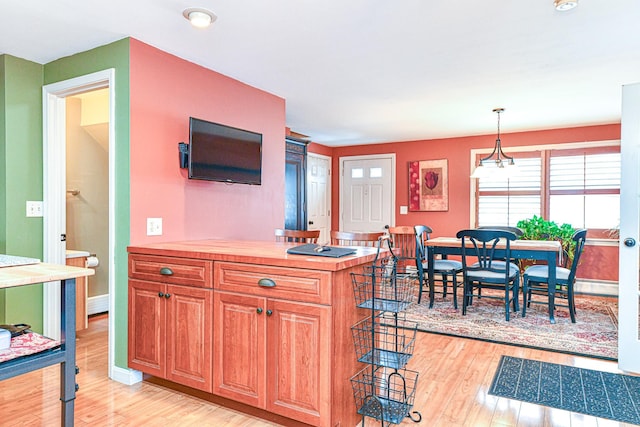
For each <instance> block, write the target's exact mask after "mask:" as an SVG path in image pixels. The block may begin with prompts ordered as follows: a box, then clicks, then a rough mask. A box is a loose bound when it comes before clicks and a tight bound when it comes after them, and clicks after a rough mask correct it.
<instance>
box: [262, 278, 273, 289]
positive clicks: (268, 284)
mask: <svg viewBox="0 0 640 427" xmlns="http://www.w3.org/2000/svg"><path fill="white" fill-rule="evenodd" d="M258 286H262V287H263V288H275V287H276V282H275V281H274V280H271V279H266V278H265V279H260V280H258Z"/></svg>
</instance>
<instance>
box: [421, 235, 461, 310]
mask: <svg viewBox="0 0 640 427" xmlns="http://www.w3.org/2000/svg"><path fill="white" fill-rule="evenodd" d="M434 260H435V255H434V249H433V248H432V247H429V248H427V261H428V265H429V267H428V268H427V277H428V279H429V308H433V303H434V302H435V272H434V270H433V265H434V263H435V261H434ZM454 292H455V288H454Z"/></svg>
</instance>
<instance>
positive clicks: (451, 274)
mask: <svg viewBox="0 0 640 427" xmlns="http://www.w3.org/2000/svg"><path fill="white" fill-rule="evenodd" d="M413 228H414V230H415V234H416V257H417V259H416V263H417V267H418V280H419V282H420V289H419V291H418V304H420V301H421V300H422V292H423V286H424V285H425V284H426V285H427V289H429V277H428V274H427V273H428V271H429V270H428V268H429V264H428V261H427V252H426V248H425V245H424V242H426V241H427V240H429V236H430V235H431V233H433V230H432V229H431V227H428V226H426V225H416V226H414V227H413ZM433 272H434V285H435V284H436V282H437V283H438V284H440V285H441V286H442V297H443V298H446V297H447V288H448V285H449V283H451V285H452V291H453V307H454V308H456V309H457V308H458V273H460V272H462V263H461V262H460V261H456V260H451V259H436V260H434V261H433ZM436 275H437V277H436Z"/></svg>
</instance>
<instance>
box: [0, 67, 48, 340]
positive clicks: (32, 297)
mask: <svg viewBox="0 0 640 427" xmlns="http://www.w3.org/2000/svg"><path fill="white" fill-rule="evenodd" d="M0 59H1V60H0V68H2V82H1V83H0V86H1V87H2V99H1V100H0V104H2V110H1V111H0V112H1V113H2V119H1V120H2V134H1V135H0V147H1V149H2V154H1V155H0V160H1V162H2V166H3V167H2V175H1V176H0V187H1V188H2V189H3V192H2V193H1V194H2V196H0V197H1V198H2V199H3V200H2V202H0V213H1V214H2V215H1V216H0V218H2V220H1V221H2V225H1V226H0V233H2V234H1V236H0V248H1V249H2V252H4V253H8V254H11V255H21V256H28V257H34V258H42V247H43V246H42V240H43V239H42V218H27V217H26V214H25V209H26V202H27V200H42V81H43V68H42V65H40V64H36V63H34V62H31V61H26V60H24V59H19V58H15V57H13V56H10V55H2V56H1V57H0ZM0 302H1V303H2V309H1V310H2V313H0V316H2V317H3V319H2V320H3V322H7V323H29V324H30V325H31V326H32V327H33V329H34V330H36V331H42V285H32V286H24V287H19V288H12V289H7V290H6V291H4V295H3V296H2V298H0Z"/></svg>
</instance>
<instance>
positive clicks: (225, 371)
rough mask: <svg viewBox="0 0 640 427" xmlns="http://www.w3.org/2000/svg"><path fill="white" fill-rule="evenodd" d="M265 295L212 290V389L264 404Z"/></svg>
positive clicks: (239, 399)
mask: <svg viewBox="0 0 640 427" xmlns="http://www.w3.org/2000/svg"><path fill="white" fill-rule="evenodd" d="M266 311H267V307H266V299H265V298H261V297H255V296H250V295H241V294H235V293H227V292H215V293H214V310H213V312H214V321H213V325H214V345H213V348H214V361H215V362H214V368H213V378H214V380H213V381H214V385H213V391H214V393H215V394H218V395H220V396H224V397H227V398H230V399H233V400H237V401H239V402H243V403H246V404H248V405H252V406H257V407H260V408H264V407H265V401H266V400H265V393H266V389H265V386H266V385H265V381H266V374H265V367H266V330H265V328H266V323H267V322H266V320H267V317H266Z"/></svg>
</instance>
